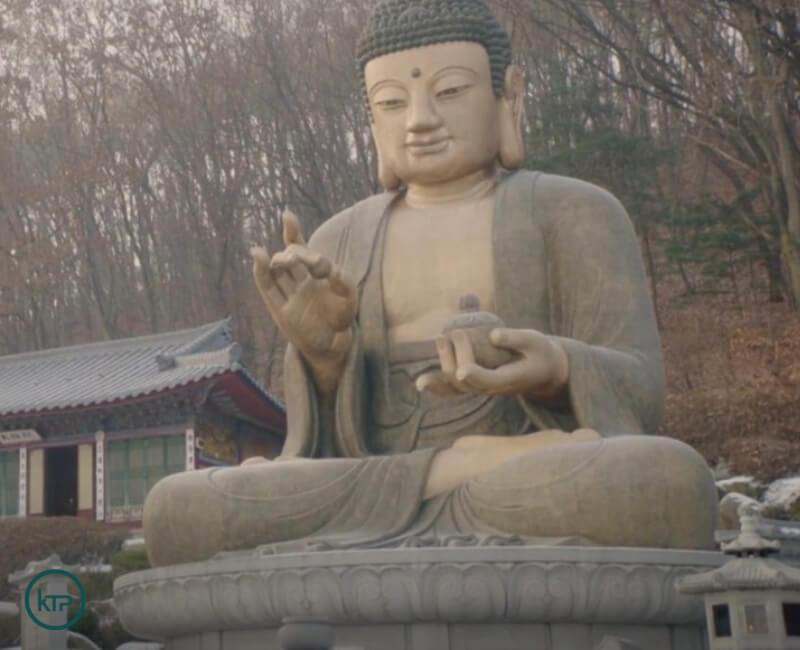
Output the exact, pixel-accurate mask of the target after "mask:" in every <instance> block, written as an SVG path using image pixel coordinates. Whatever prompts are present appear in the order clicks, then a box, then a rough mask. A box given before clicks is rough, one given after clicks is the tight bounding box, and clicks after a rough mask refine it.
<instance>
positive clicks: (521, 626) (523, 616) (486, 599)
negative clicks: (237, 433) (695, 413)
mask: <svg viewBox="0 0 800 650" xmlns="http://www.w3.org/2000/svg"><path fill="white" fill-rule="evenodd" d="M723 562H724V556H722V555H721V554H720V553H714V552H703V551H672V550H658V549H631V548H595V547H568V546H559V547H553V546H549V547H548V546H536V547H530V546H527V547H526V546H485V547H451V548H401V549H391V550H368V551H320V552H310V553H296V554H285V555H267V554H263V553H261V552H259V551H258V550H256V551H250V552H247V553H240V554H227V555H225V556H223V557H218V558H215V559H212V560H209V561H207V562H198V563H192V564H181V565H175V566H171V567H163V568H159V569H152V570H149V571H141V572H137V573H132V574H128V575H124V576H121V577H120V578H118V579H117V580H116V581H115V583H114V599H115V602H116V605H117V607H118V609H119V612H120V616H121V618H122V622H123V624H124V626H125V627H126V628H127V629H128V630H129V631H130V632H131V633H132V634H134V635H136V636H138V637H141V638H144V639H153V640H158V641H162V642H163V643H165V645H166V648H167V650H234V649H235V650H256V649H258V650H283V648H284V647H288V648H298V649H299V648H311V647H320V648H324V647H329V648H330V647H333V648H336V649H337V650H461V649H464V650H616V649H619V650H636V649H637V648H638V649H639V650H704V649H705V648H706V641H705V631H704V612H703V604H702V599H700V598H696V597H690V596H684V595H681V594H678V593H677V592H676V591H675V589H674V581H675V579H676V578H678V577H679V576H683V575H687V574H692V573H700V572H704V571H707V570H709V569H711V568H715V567H717V566H720V565H721V564H723ZM310 623H322V624H323V625H313V624H310ZM326 626H329V627H327V629H328V630H329V632H331V635H335V639H336V640H335V644H333V645H332V646H330V645H328V646H325V645H321V646H315V645H313V644H311V645H308V644H307V642H303V641H302V638H301V637H303V635H304V629H305V628H308V629H310V630H312V636H313V631H314V630H317V631H319V629H323V631H324V630H325V629H326ZM282 627H283V630H282V631H281V628H282ZM298 630H299V636H298V634H297V633H298ZM306 631H307V630H306ZM279 636H280V640H279ZM293 637H294V638H299V639H301V640H299V641H294V642H293V641H292V640H291V639H292V638H293ZM292 643H295V645H292ZM303 643H306V645H303ZM287 644H288V645H287Z"/></svg>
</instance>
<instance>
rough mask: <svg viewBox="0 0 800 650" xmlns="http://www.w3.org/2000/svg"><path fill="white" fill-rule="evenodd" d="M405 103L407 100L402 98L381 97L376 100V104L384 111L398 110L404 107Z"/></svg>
mask: <svg viewBox="0 0 800 650" xmlns="http://www.w3.org/2000/svg"><path fill="white" fill-rule="evenodd" d="M405 105H406V101H405V100H404V99H400V98H389V99H381V100H378V101H376V102H375V106H377V107H378V108H380V109H382V110H384V111H392V110H397V109H398V108H403V107H404V106H405Z"/></svg>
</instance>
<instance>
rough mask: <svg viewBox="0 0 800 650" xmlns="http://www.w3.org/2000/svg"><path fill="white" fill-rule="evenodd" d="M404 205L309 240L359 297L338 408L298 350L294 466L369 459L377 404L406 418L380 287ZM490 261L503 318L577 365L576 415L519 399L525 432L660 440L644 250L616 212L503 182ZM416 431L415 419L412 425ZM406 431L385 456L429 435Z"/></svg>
mask: <svg viewBox="0 0 800 650" xmlns="http://www.w3.org/2000/svg"><path fill="white" fill-rule="evenodd" d="M396 196H397V195H396V194H395V193H387V194H383V195H379V196H375V197H372V198H370V199H367V200H366V201H363V202H361V203H359V204H357V205H355V206H353V207H352V208H350V209H348V210H345V211H344V212H342V213H340V214H338V215H336V216H335V217H333V218H331V219H330V220H329V221H327V222H326V223H325V224H323V225H322V226H321V227H320V228H319V229H318V230H317V232H316V233H314V236H313V237H312V238H311V240H310V243H309V245H310V246H311V247H312V248H313V249H315V250H317V251H319V252H320V253H322V254H324V255H326V256H328V257H329V258H330V259H332V260H334V261H335V262H336V263H337V264H339V265H340V266H341V267H343V268H344V269H345V270H346V271H347V273H348V274H349V275H350V277H351V278H352V279H353V280H354V282H355V283H356V285H357V287H358V292H359V309H358V319H357V326H356V336H355V344H354V346H353V348H352V350H351V354H350V356H349V358H348V360H347V366H346V370H345V373H344V376H343V377H342V380H341V382H340V385H339V388H338V391H337V394H336V398H335V405H322V404H320V400H319V398H318V396H317V394H316V390H315V387H314V384H313V382H312V381H311V379H310V375H309V373H308V370H307V368H306V366H305V364H304V361H303V359H302V358H301V356H300V355H299V353H298V352H297V350H295V349H294V348H293V347H292V346H289V349H288V351H287V355H286V360H285V374H284V377H285V390H286V398H287V404H288V434H287V440H286V444H285V447H284V450H283V455H284V456H288V457H291V456H301V457H315V456H338V457H364V456H368V455H371V454H373V453H375V452H376V449H375V446H376V445H374V440H373V439H374V437H375V435H374V432H375V430H376V427H375V422H373V421H371V415H372V414H373V409H371V408H370V404H371V403H374V402H375V400H378V401H380V400H383V401H384V403H386V404H388V405H389V406H388V407H387V408H394V410H399V411H401V412H402V405H396V404H392V402H393V401H395V402H396V401H397V399H398V397H397V396H396V395H393V394H392V386H391V385H390V382H389V377H388V375H389V360H388V359H389V351H388V344H387V339H386V327H385V323H384V311H383V302H382V290H381V281H380V279H381V270H382V262H383V247H382V239H383V232H384V229H385V225H386V220H387V216H388V212H389V207H390V205H391V203H392V201H393V199H394V198H395V197H396ZM454 236H457V233H454ZM492 252H493V259H494V269H493V272H494V281H495V292H496V295H495V302H496V312H497V314H498V316H500V318H501V319H503V321H504V322H505V323H506V325H507V326H508V327H514V328H528V329H535V330H538V331H540V332H543V333H545V334H549V335H552V336H555V337H558V340H559V342H560V343H561V344H562V345H563V347H564V349H565V350H566V353H567V356H568V357H569V365H570V379H569V397H570V406H569V408H567V409H552V408H548V407H546V406H543V405H541V404H536V403H533V402H529V401H527V400H524V399H522V398H520V399H519V405H520V407H521V408H522V409H524V412H525V414H526V415H527V416H528V419H529V422H530V425H529V426H528V428H527V429H528V431H535V430H539V429H551V428H558V429H563V430H565V431H572V430H574V429H576V428H578V427H590V428H593V429H596V430H597V431H599V432H600V433H601V434H602V435H604V436H614V435H619V434H642V433H654V432H655V431H656V429H657V428H658V425H659V422H660V419H661V415H662V406H663V398H664V375H663V366H662V357H661V345H660V339H659V335H658V330H657V327H656V320H655V313H654V310H653V305H652V301H651V299H650V294H649V291H648V285H647V280H646V276H645V272H644V266H643V264H642V259H641V253H640V249H639V242H638V239H637V237H636V235H635V232H634V230H633V227H632V225H631V222H630V219H629V218H628V216H627V214H626V212H625V210H624V208H623V207H622V205H621V204H620V203H619V201H617V199H615V198H614V197H613V196H612V195H611V194H609V193H608V192H606V191H604V190H602V189H600V188H598V187H596V186H594V185H591V184H588V183H584V182H582V181H578V180H575V179H571V178H565V177H560V176H553V175H546V174H540V173H532V172H526V171H519V172H516V173H512V174H503V176H502V177H501V181H500V183H499V186H498V189H497V196H496V204H495V216H494V226H493V241H492ZM326 406H330V407H331V408H326ZM399 419H402V417H400V418H399ZM407 419H408V420H413V413H412V414H408V417H407ZM416 424H418V423H416ZM409 426H410V427H411V429H412V430H411V431H409V432H407V433H406V435H405V436H403V438H405V439H404V440H400V441H398V443H397V446H394V447H392V446H388V447H387V446H386V444H384V445H382V447H383V448H381V449H380V451H381V452H382V453H397V452H408V451H411V450H412V448H413V441H414V440H416V436H417V435H418V432H415V431H413V427H414V426H415V423H414V422H413V421H412V423H411V425H409ZM407 428H408V427H407ZM409 441H411V443H410V444H409Z"/></svg>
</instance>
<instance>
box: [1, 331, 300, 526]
mask: <svg viewBox="0 0 800 650" xmlns="http://www.w3.org/2000/svg"><path fill="white" fill-rule="evenodd" d="M240 356H241V348H240V347H239V345H238V344H237V343H235V342H234V341H233V337H232V334H231V326H230V320H224V321H220V322H216V323H211V324H208V325H204V326H202V327H198V328H195V329H188V330H181V331H177V332H169V333H166V334H157V335H153V336H145V337H140V338H131V339H121V340H115V341H106V342H102V343H92V344H88V345H80V346H73V347H66V348H57V349H51V350H42V351H38V352H29V353H24V354H16V355H10V356H5V357H0V518H2V517H26V516H59V515H73V516H78V517H84V518H87V519H88V518H91V519H96V520H98V521H105V522H108V523H117V522H119V523H122V522H128V523H135V522H139V521H141V518H142V505H143V503H144V499H145V495H146V494H147V492H148V490H149V489H150V488H151V487H152V486H153V485H154V484H155V483H156V481H158V480H159V479H160V478H162V477H163V476H166V475H168V474H172V473H175V472H182V471H185V470H192V469H195V468H202V467H209V466H214V465H235V464H238V463H240V462H241V461H242V460H244V459H245V458H249V457H250V456H257V455H258V456H266V457H268V458H270V457H274V456H276V455H277V454H278V452H279V451H280V448H281V445H282V443H283V437H284V433H285V427H286V417H285V411H284V407H283V404H281V403H280V402H279V401H277V400H276V399H275V398H273V397H271V396H270V395H269V394H268V393H267V392H266V391H265V390H264V389H263V388H262V387H261V385H260V384H259V383H258V382H257V381H256V380H255V378H254V377H253V375H252V374H251V373H250V372H248V370H247V369H246V368H244V367H243V366H242V365H241V362H240Z"/></svg>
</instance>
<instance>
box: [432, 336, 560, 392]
mask: <svg viewBox="0 0 800 650" xmlns="http://www.w3.org/2000/svg"><path fill="white" fill-rule="evenodd" d="M489 340H490V342H491V343H492V345H495V346H497V347H499V348H505V349H507V350H510V351H511V352H513V353H514V359H513V360H512V361H510V362H509V363H506V364H504V365H502V366H500V367H499V368H496V369H494V370H490V369H488V368H484V367H482V366H480V365H478V364H477V363H476V361H475V353H474V350H473V348H472V344H471V343H470V339H469V336H468V335H467V333H466V332H465V331H464V330H453V331H452V332H449V333H448V334H446V335H443V336H440V337H439V338H438V339H436V349H437V351H438V353H439V362H440V364H441V370H437V371H432V372H427V373H425V374H423V375H421V376H420V377H419V379H417V389H418V390H419V391H425V390H427V391H430V392H431V393H433V394H434V395H437V396H439V397H453V396H457V395H462V394H464V393H482V394H486V395H501V394H511V395H522V396H525V397H530V398H532V399H537V400H551V399H555V398H557V397H559V396H560V395H561V393H562V391H563V390H564V388H565V387H566V385H567V381H568V379H569V361H568V358H567V354H566V352H565V351H564V349H563V348H562V347H561V345H560V344H559V343H558V342H557V341H555V340H553V339H551V338H550V337H548V336H546V335H544V334H542V333H541V332H537V331H536V330H529V329H507V328H498V329H495V330H492V332H491V333H490V335H489Z"/></svg>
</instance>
